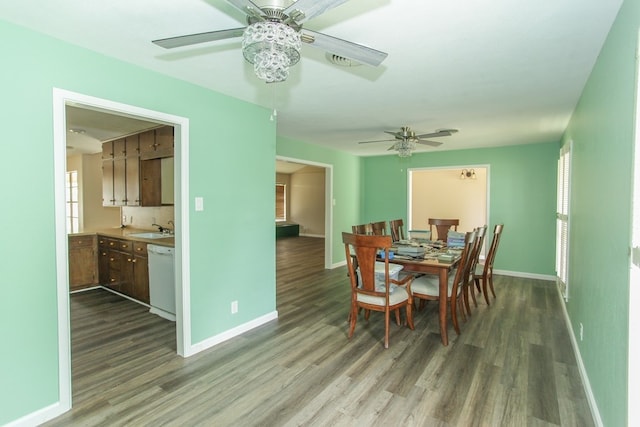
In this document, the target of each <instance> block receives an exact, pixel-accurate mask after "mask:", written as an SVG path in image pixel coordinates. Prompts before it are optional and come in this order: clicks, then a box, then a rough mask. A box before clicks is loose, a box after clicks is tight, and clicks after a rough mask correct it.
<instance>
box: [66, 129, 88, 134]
mask: <svg viewBox="0 0 640 427" xmlns="http://www.w3.org/2000/svg"><path fill="white" fill-rule="evenodd" d="M69 132H71V133H75V134H78V135H83V134H84V133H86V131H85V130H84V129H77V128H71V129H69Z"/></svg>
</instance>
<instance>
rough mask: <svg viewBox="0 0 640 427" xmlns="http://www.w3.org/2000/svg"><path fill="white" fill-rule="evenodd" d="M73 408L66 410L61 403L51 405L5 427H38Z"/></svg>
mask: <svg viewBox="0 0 640 427" xmlns="http://www.w3.org/2000/svg"><path fill="white" fill-rule="evenodd" d="M69 409H71V408H64V407H63V406H62V404H61V403H60V402H56V403H54V404H53V405H49V406H47V407H45V408H42V409H39V410H37V411H35V412H32V413H30V414H28V415H25V416H24V417H22V418H18V419H17V420H14V421H11V422H9V424H5V427H33V426H38V425H40V424H42V423H45V422H47V421H50V420H52V419H54V418H56V417H58V416H60V415H62V414H64V413H65V412H67V411H68V410H69Z"/></svg>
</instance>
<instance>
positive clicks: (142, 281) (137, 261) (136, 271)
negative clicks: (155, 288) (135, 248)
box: [132, 254, 149, 304]
mask: <svg viewBox="0 0 640 427" xmlns="http://www.w3.org/2000/svg"><path fill="white" fill-rule="evenodd" d="M148 263H149V259H148V258H147V257H146V256H140V255H136V254H134V256H133V295H132V296H133V298H135V299H137V300H139V301H142V302H144V303H147V304H149V264H148Z"/></svg>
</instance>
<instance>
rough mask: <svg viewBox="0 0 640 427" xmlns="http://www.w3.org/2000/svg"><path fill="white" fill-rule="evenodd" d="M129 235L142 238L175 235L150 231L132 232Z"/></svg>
mask: <svg viewBox="0 0 640 427" xmlns="http://www.w3.org/2000/svg"><path fill="white" fill-rule="evenodd" d="M128 236H129V237H138V238H140V239H165V238H167V237H173V234H168V233H160V232H154V231H149V232H146V233H131V234H129V235H128Z"/></svg>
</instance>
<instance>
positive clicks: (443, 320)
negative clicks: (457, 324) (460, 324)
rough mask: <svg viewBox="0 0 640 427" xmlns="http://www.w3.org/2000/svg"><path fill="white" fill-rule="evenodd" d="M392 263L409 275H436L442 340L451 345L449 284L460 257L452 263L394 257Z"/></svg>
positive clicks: (444, 343) (390, 260)
mask: <svg viewBox="0 0 640 427" xmlns="http://www.w3.org/2000/svg"><path fill="white" fill-rule="evenodd" d="M389 262H390V263H394V264H400V265H402V266H403V267H404V268H403V271H406V272H409V273H422V274H435V275H437V276H438V278H439V280H438V282H439V285H440V286H439V293H438V295H440V297H439V298H438V313H439V318H440V338H441V339H442V344H443V345H449V338H448V335H447V329H448V327H447V304H448V303H449V299H448V298H447V294H448V283H449V273H450V272H451V270H453V269H454V268H455V267H456V266H457V265H458V262H460V257H459V256H458V257H455V258H454V259H453V260H452V261H451V262H441V261H438V260H437V259H412V258H410V257H403V256H400V255H398V256H394V258H393V259H389Z"/></svg>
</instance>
